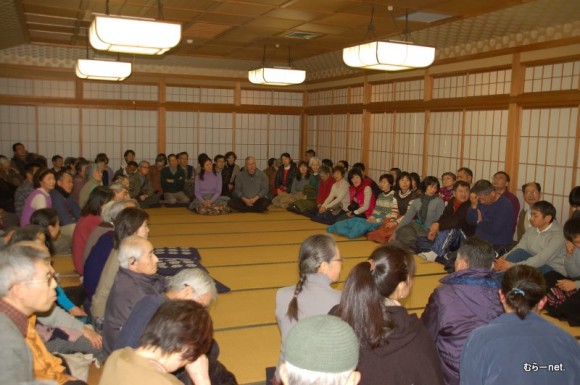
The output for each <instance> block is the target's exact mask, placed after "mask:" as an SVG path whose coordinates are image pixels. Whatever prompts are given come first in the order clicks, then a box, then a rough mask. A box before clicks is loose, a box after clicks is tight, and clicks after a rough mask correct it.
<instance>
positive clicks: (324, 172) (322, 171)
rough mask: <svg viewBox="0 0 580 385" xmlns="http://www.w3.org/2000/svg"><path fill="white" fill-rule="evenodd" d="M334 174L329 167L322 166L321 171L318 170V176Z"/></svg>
mask: <svg viewBox="0 0 580 385" xmlns="http://www.w3.org/2000/svg"><path fill="white" fill-rule="evenodd" d="M331 173H332V170H331V169H330V168H328V166H320V169H319V170H318V174H319V175H320V174H324V175H330V174H331Z"/></svg>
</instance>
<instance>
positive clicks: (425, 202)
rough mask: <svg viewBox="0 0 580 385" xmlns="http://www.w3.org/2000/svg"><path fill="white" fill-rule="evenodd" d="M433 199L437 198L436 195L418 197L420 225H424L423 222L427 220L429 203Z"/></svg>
mask: <svg viewBox="0 0 580 385" xmlns="http://www.w3.org/2000/svg"><path fill="white" fill-rule="evenodd" d="M435 198H437V195H436V194H433V195H432V196H428V195H425V194H423V195H421V197H419V199H421V208H420V209H419V214H418V217H419V218H418V219H419V220H420V221H421V224H424V223H425V220H426V219H427V211H428V209H429V203H430V202H431V201H432V200H433V199H435Z"/></svg>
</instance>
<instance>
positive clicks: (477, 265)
mask: <svg viewBox="0 0 580 385" xmlns="http://www.w3.org/2000/svg"><path fill="white" fill-rule="evenodd" d="M494 260H495V251H494V249H493V247H492V246H491V244H489V243H488V242H486V241H484V240H481V239H479V238H468V239H467V240H466V241H465V243H464V244H463V245H462V246H461V247H460V248H459V251H458V252H457V259H456V260H455V272H454V273H452V274H449V275H447V276H445V277H444V278H442V279H441V280H440V282H441V284H442V285H441V286H439V287H437V288H436V289H435V291H434V292H433V294H431V296H430V297H429V302H428V303H427V307H426V308H425V311H424V312H423V315H422V316H421V321H422V322H423V324H424V325H425V327H426V328H427V330H429V332H430V333H431V336H432V337H433V340H434V341H435V346H436V347H437V350H438V351H439V356H440V357H441V363H442V369H443V376H444V379H445V383H446V384H447V385H457V384H459V360H460V358H461V349H462V348H463V344H464V343H465V341H466V340H467V337H469V334H470V333H471V332H472V331H473V330H474V329H475V328H477V327H479V326H481V325H485V324H488V323H489V322H490V321H492V320H494V319H495V318H496V317H497V316H499V315H500V314H502V313H503V308H502V306H501V303H500V301H499V296H498V294H497V291H498V289H499V283H497V282H496V281H495V280H494V279H493V277H492V270H491V267H492V264H493V261H494Z"/></svg>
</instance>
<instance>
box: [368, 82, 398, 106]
mask: <svg viewBox="0 0 580 385" xmlns="http://www.w3.org/2000/svg"><path fill="white" fill-rule="evenodd" d="M394 88H395V87H394V83H392V82H391V83H382V84H373V85H372V87H371V101H372V102H373V103H377V102H392V101H393V100H395V95H394V92H393V90H394Z"/></svg>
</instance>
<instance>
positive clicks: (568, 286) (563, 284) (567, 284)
mask: <svg viewBox="0 0 580 385" xmlns="http://www.w3.org/2000/svg"><path fill="white" fill-rule="evenodd" d="M556 286H558V288H559V289H561V290H564V291H572V290H575V289H576V282H574V281H572V280H571V279H560V280H558V282H556Z"/></svg>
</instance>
